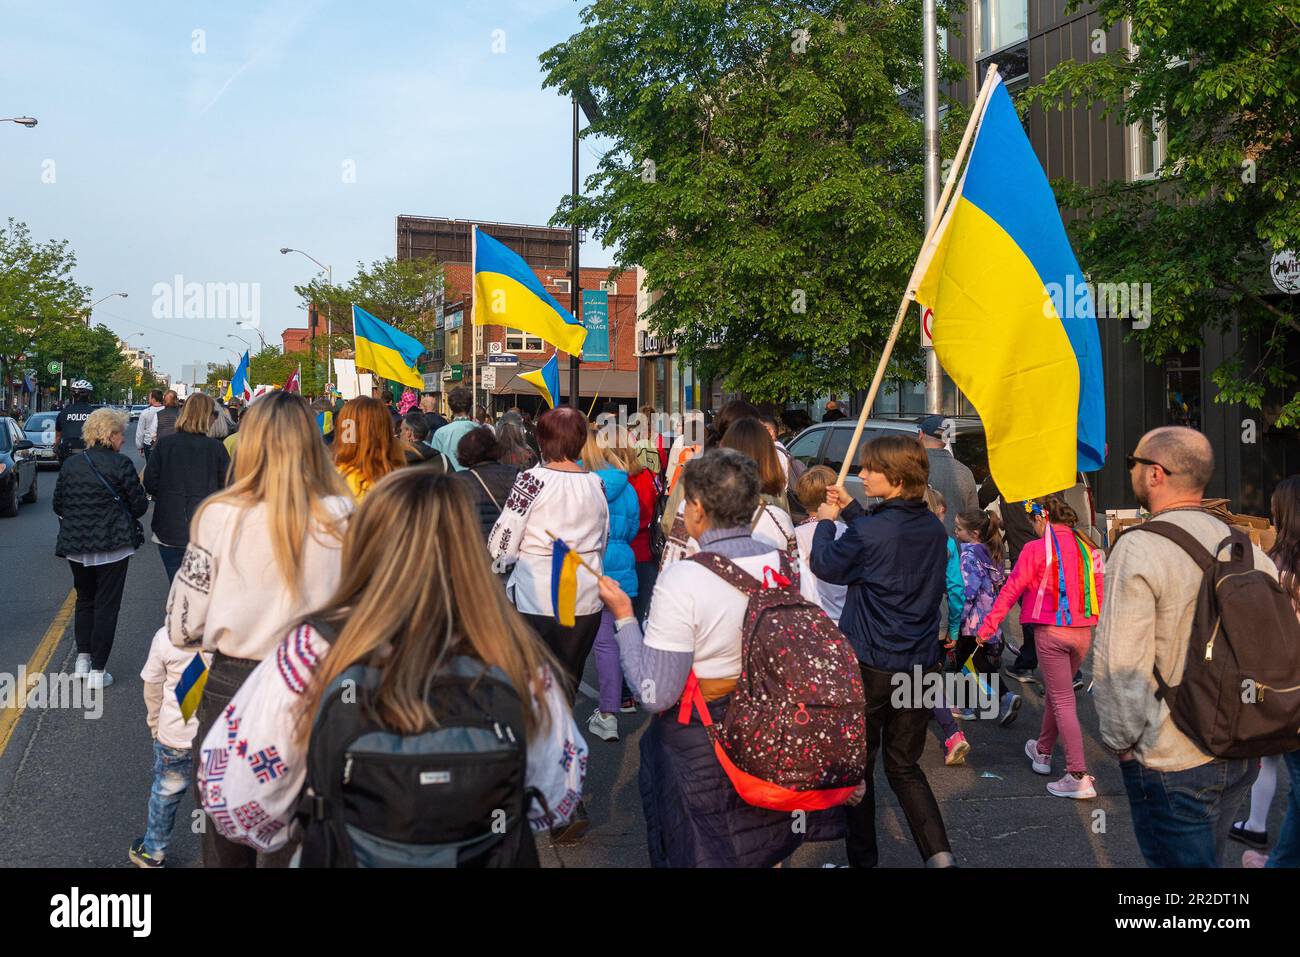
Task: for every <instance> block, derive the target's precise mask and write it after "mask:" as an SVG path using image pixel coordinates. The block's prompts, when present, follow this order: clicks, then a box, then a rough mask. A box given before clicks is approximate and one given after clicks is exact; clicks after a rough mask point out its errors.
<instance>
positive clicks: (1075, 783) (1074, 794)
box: [1047, 771, 1097, 801]
mask: <svg viewBox="0 0 1300 957" xmlns="http://www.w3.org/2000/svg"><path fill="white" fill-rule="evenodd" d="M1092 785H1093V777H1092V775H1091V774H1085V775H1084V776H1083V777H1081V778H1076V777H1075V776H1074V775H1073V774H1071V773H1070V772H1069V771H1066V772H1065V777H1063V778H1061V780H1059V781H1053V782H1052V783H1051V784H1049V785H1048V786H1047V791H1048V793H1049V794H1055V795H1056V796H1057V797H1062V798H1075V799H1076V800H1080V801H1083V800H1087V799H1088V798H1095V797H1096V796H1097V789H1096V788H1094V787H1093V786H1092Z"/></svg>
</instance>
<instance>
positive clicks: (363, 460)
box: [334, 395, 406, 502]
mask: <svg viewBox="0 0 1300 957" xmlns="http://www.w3.org/2000/svg"><path fill="white" fill-rule="evenodd" d="M405 464H406V456H405V454H404V453H403V451H402V444H401V443H400V442H399V441H398V440H397V438H396V436H395V435H394V434H393V417H392V416H391V415H390V414H389V412H388V407H387V406H385V405H384V403H382V402H380V401H379V400H378V399H374V398H371V397H370V396H366V395H359V396H357V397H356V398H355V399H350V400H349V401H348V403H347V404H346V405H345V406H343V409H342V410H341V411H340V412H339V414H338V416H337V418H336V419H335V420H334V467H335V468H337V469H338V470H339V474H340V475H342V476H343V479H344V481H346V482H347V484H348V490H349V491H350V492H351V493H352V497H353V498H354V499H356V500H357V501H358V502H359V501H361V500H362V499H363V498H365V497H366V494H367V493H368V492H369V491H370V489H371V488H373V487H374V485H375V483H376V482H378V481H379V480H380V479H381V478H383V477H384V476H385V475H387V474H388V473H389V472H394V471H396V470H397V469H400V468H401V467H402V466H403V465H405Z"/></svg>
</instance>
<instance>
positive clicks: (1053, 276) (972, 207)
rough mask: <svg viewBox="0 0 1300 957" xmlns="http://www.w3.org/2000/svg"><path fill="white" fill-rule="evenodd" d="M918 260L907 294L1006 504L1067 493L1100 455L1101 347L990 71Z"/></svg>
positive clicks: (1033, 165)
mask: <svg viewBox="0 0 1300 957" xmlns="http://www.w3.org/2000/svg"><path fill="white" fill-rule="evenodd" d="M990 82H992V83H993V84H994V85H993V88H992V90H991V92H990V95H989V97H988V98H987V100H986V102H985V106H984V110H983V115H982V116H981V117H980V118H979V129H978V132H977V133H976V136H975V142H974V145H973V146H972V147H971V151H970V161H969V163H968V164H967V166H966V170H965V173H964V174H963V176H962V179H961V182H960V184H959V185H958V187H957V189H956V194H955V196H954V198H953V200H952V202H951V203H950V204H949V206H948V208H947V210H946V211H945V212H944V214H943V219H942V220H941V222H940V224H939V227H938V229H937V230H936V231H935V235H934V238H933V239H932V240H931V243H930V244H929V246H927V248H926V249H925V250H922V257H925V256H930V257H931V258H930V260H929V262H928V264H924V261H923V265H922V269H923V272H922V275H921V279H920V282H919V284H918V286H917V289H916V298H917V301H918V302H920V303H921V304H922V306H923V307H924V306H929V307H930V308H931V309H933V310H934V317H933V320H932V326H931V328H932V336H933V339H934V348H935V352H936V353H938V356H939V361H940V362H941V363H942V364H943V367H944V369H945V370H946V371H947V372H948V374H949V375H951V376H952V378H953V381H954V382H956V384H957V386H958V387H959V388H960V389H961V390H962V391H963V392H964V393H966V395H967V396H969V397H970V400H971V402H972V403H974V405H975V408H976V410H978V412H979V414H980V418H981V419H982V420H983V422H984V430H985V434H986V436H987V439H988V450H989V468H990V470H991V471H992V473H993V478H994V481H995V482H997V486H998V489H999V490H1000V491H1001V492H1002V495H1003V498H1004V500H1006V501H1016V500H1019V499H1026V498H1033V497H1035V496H1038V495H1046V494H1048V493H1051V492H1057V491H1060V490H1061V489H1065V488H1069V487H1070V486H1072V485H1074V484H1075V481H1076V478H1077V477H1076V474H1075V473H1076V470H1080V471H1085V472H1091V471H1095V470H1097V469H1099V468H1101V466H1102V464H1103V463H1104V461H1105V457H1106V452H1105V450H1106V435H1105V433H1106V410H1105V405H1104V400H1103V395H1102V367H1101V341H1100V338H1099V336H1098V334H1097V320H1096V317H1095V313H1094V312H1093V302H1092V295H1091V292H1090V291H1089V290H1088V288H1087V287H1086V286H1085V284H1084V283H1085V280H1084V276H1083V272H1082V270H1081V269H1080V268H1079V263H1078V261H1077V260H1076V259H1075V258H1074V253H1073V251H1072V250H1071V249H1070V243H1069V240H1067V239H1066V235H1065V227H1064V225H1063V224H1062V222H1061V214H1060V212H1059V211H1058V209H1057V206H1056V197H1055V196H1054V195H1053V194H1052V189H1051V187H1050V186H1049V185H1048V182H1047V177H1046V176H1045V175H1044V173H1043V169H1042V167H1041V166H1040V165H1039V163H1038V158H1037V157H1036V156H1035V155H1034V151H1033V148H1032V147H1031V146H1030V144H1029V138H1028V137H1027V136H1026V135H1025V130H1024V127H1023V126H1022V125H1021V123H1020V118H1019V117H1018V116H1017V115H1016V109H1015V106H1014V105H1013V104H1012V102H1011V97H1010V96H1009V95H1008V94H1007V91H1006V88H1005V87H1004V86H1003V85H1002V81H1001V79H1000V78H997V77H996V76H995V77H994V79H993V80H991V81H990Z"/></svg>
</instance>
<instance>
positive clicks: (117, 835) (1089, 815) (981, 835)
mask: <svg viewBox="0 0 1300 957" xmlns="http://www.w3.org/2000/svg"><path fill="white" fill-rule="evenodd" d="M126 447H127V448H128V449H131V448H133V446H132V445H131V439H130V438H129V437H128V440H127V446H126ZM137 464H140V463H137ZM56 479H57V472H54V471H44V472H42V473H41V474H40V478H39V486H40V491H39V498H38V502H37V504H35V505H23V506H21V507H20V509H19V514H18V517H17V518H13V519H0V569H2V570H3V572H2V574H0V675H9V676H12V675H16V673H17V672H18V669H19V668H20V666H26V665H27V664H28V663H29V662H31V661H32V660H33V656H34V655H35V654H36V653H37V651H38V648H40V647H41V646H42V639H43V637H45V636H46V635H47V633H49V632H50V631H51V628H52V626H53V629H54V634H53V635H52V636H51V638H50V639H49V640H48V641H47V642H46V643H45V646H46V647H47V648H49V647H51V646H52V649H53V650H52V654H51V655H49V664H48V668H47V669H46V670H48V671H49V672H55V673H57V672H62V671H71V669H72V662H73V659H74V656H75V650H74V645H73V641H72V629H71V626H70V622H69V623H67V624H64V625H63V626H62V627H59V617H60V610H61V609H63V608H64V607H65V603H66V602H67V600H68V597H69V593H70V590H71V587H72V578H71V574H70V573H69V570H68V566H67V563H66V562H65V561H63V560H62V559H58V558H56V557H55V556H54V540H55V535H56V532H57V528H58V522H57V519H56V518H55V517H54V514H53V512H52V511H51V509H50V498H51V496H52V493H53V490H54V483H55V481H56ZM145 527H146V529H147V528H148V517H146V519H145ZM166 597H167V578H166V574H165V573H164V572H163V568H162V563H161V562H160V561H159V559H158V553H157V549H156V547H155V546H153V545H151V544H146V545H145V546H144V547H143V548H141V549H140V551H139V552H137V553H136V555H135V556H134V557H133V558H132V559H131V567H130V571H129V573H128V576H127V582H126V590H125V595H124V598H123V601H122V611H121V616H120V618H119V621H118V629H117V640H116V643H115V645H114V648H113V655H112V658H111V659H110V661H109V665H108V668H109V671H110V672H111V673H112V674H113V676H114V679H115V681H114V684H113V685H112V686H111V687H110V688H108V689H106V690H105V692H104V697H103V700H102V708H101V709H99V711H100V713H99V714H98V715H97V716H93V717H92V715H93V712H89V711H87V710H86V709H84V708H82V709H75V708H28V709H26V710H25V711H23V712H22V714H21V716H20V717H19V718H18V720H17V722H16V723H13V722H12V721H11V720H9V719H7V718H6V715H7V712H5V711H3V710H0V749H2V750H0V866H6V867H13V866H50V867H67V866H85V867H126V866H130V865H129V862H128V861H127V856H126V854H127V848H128V847H129V845H130V843H131V841H132V840H133V839H134V838H136V837H138V836H140V835H141V834H142V833H143V830H144V821H145V808H146V804H147V802H148V798H149V787H150V784H151V782H152V763H153V755H152V748H151V742H150V738H149V731H148V728H147V727H146V725H145V720H144V701H143V697H142V684H141V681H140V677H139V674H140V669H141V668H142V667H143V666H144V662H145V657H146V654H147V651H148V647H149V641H150V639H151V637H152V635H153V633H154V632H155V631H156V630H157V628H158V627H159V626H160V625H161V624H162V620H163V612H164V606H165V602H166ZM1013 640H1014V639H1013ZM40 657H41V656H40V655H37V662H38V663H39V660H40ZM1084 672H1085V676H1086V675H1088V674H1089V673H1090V667H1089V664H1088V663H1085V666H1084ZM0 680H3V678H0ZM596 683H597V682H596V677H595V667H594V663H593V662H589V663H588V669H587V676H586V681H585V682H584V685H585V687H586V688H587V689H588V690H589V689H590V688H593V687H595V686H596ZM1079 703H1080V713H1081V719H1082V722H1083V727H1084V733H1085V743H1086V746H1087V752H1088V761H1089V770H1090V771H1091V773H1093V774H1094V775H1095V776H1096V778H1097V789H1098V792H1099V797H1098V798H1097V800H1093V801H1070V800H1066V799H1062V798H1056V797H1052V796H1051V795H1049V794H1048V793H1047V791H1046V790H1045V787H1044V785H1045V784H1046V782H1047V781H1048V780H1050V779H1049V778H1043V777H1040V776H1038V775H1036V774H1033V773H1032V772H1031V771H1030V770H1029V767H1028V762H1027V761H1026V759H1025V757H1024V754H1023V748H1024V742H1025V740H1026V738H1028V737H1030V736H1033V735H1035V734H1036V732H1037V729H1038V722H1039V721H1040V719H1041V717H1042V706H1043V702H1042V698H1041V696H1040V695H1039V694H1038V693H1037V691H1036V690H1029V691H1027V692H1026V693H1025V704H1024V707H1023V708H1022V710H1021V712H1020V716H1019V719H1018V720H1017V722H1016V723H1015V724H1013V725H1012V726H1011V727H1010V728H1006V729H1003V728H998V727H997V726H996V725H994V724H992V723H987V724H981V723H978V722H976V723H974V726H973V727H968V728H967V729H966V731H967V737H968V738H969V739H970V742H971V745H972V751H971V754H970V756H969V758H968V759H967V762H966V764H965V765H964V766H961V767H956V768H948V767H945V766H944V764H943V751H942V747H941V746H940V744H939V742H938V740H937V738H935V737H934V736H932V737H931V739H930V744H928V746H927V748H926V753H925V757H924V760H923V766H924V768H925V771H926V774H927V775H928V777H929V780H930V783H931V786H932V787H933V788H934V791H935V793H936V796H937V797H938V799H939V802H940V805H941V808H942V811H943V816H944V821H945V823H946V825H947V828H948V833H949V838H950V840H951V842H952V845H953V850H954V852H955V853H956V855H957V858H958V860H959V862H960V863H961V864H962V865H963V866H968V867H1141V866H1143V862H1142V858H1141V855H1140V854H1139V852H1138V849H1137V845H1136V843H1135V841H1134V839H1133V833H1132V827H1131V823H1130V817H1129V811H1128V802H1127V799H1126V798H1125V796H1124V788H1123V783H1122V781H1121V779H1120V774H1119V769H1118V766H1117V765H1116V764H1115V761H1114V759H1113V758H1112V757H1111V756H1110V755H1109V754H1108V753H1107V752H1106V751H1105V750H1104V749H1103V748H1102V747H1101V745H1100V743H1099V741H1098V737H1097V718H1096V712H1095V709H1094V707H1093V703H1092V698H1091V696H1090V695H1088V694H1086V693H1080V695H1079ZM594 707H595V702H594V700H593V699H592V698H591V697H590V696H589V695H588V694H586V693H584V694H581V695H580V696H579V698H578V704H577V707H576V712H577V717H578V721H579V725H580V726H581V727H582V728H583V730H584V731H585V730H586V720H587V717H588V716H589V715H590V714H591V711H592V708H594ZM647 720H648V719H647V717H646V715H644V714H635V715H620V716H619V723H620V727H621V731H622V735H623V737H622V740H621V741H619V742H610V743H607V742H604V741H600V740H598V739H595V738H590V746H591V759H590V762H589V765H588V782H587V799H586V800H587V807H588V810H589V813H590V815H591V819H592V827H591V829H590V830H589V831H588V834H587V837H586V838H585V839H584V840H583V841H582V842H581V843H580V844H579V845H577V846H575V847H566V848H562V849H559V851H558V856H559V861H562V862H563V863H564V864H566V865H568V866H588V867H636V866H644V865H645V864H646V863H647V862H648V859H647V857H646V852H645V828H644V822H643V819H642V816H641V804H640V798H639V795H638V791H637V780H636V779H637V765H638V757H637V755H638V751H637V745H638V741H639V736H640V732H641V731H642V730H643V728H644V727H645V724H646V722H647ZM10 725H12V727H10ZM6 734H7V735H8V737H7V739H6ZM1054 767H1055V769H1056V771H1057V774H1060V773H1063V770H1064V768H1063V759H1062V757H1061V754H1060V751H1059V748H1058V753H1057V757H1056V762H1055V765H1054ZM1282 777H1283V779H1284V780H1282V781H1280V782H1279V789H1278V790H1279V793H1278V796H1277V798H1276V799H1275V801H1274V803H1273V813H1272V816H1271V817H1270V830H1271V832H1272V833H1273V834H1274V836H1276V833H1277V829H1278V828H1279V826H1280V823H1281V812H1282V809H1283V807H1284V799H1285V795H1286V789H1287V786H1288V782H1286V781H1285V777H1286V776H1285V775H1283V776H1282ZM876 786H877V794H878V797H877V828H878V831H879V834H880V849H881V865H882V866H886V867H917V866H920V863H921V862H920V860H919V857H918V855H917V852H916V850H915V848H914V846H913V844H912V841H911V838H910V836H909V835H908V832H907V827H906V823H905V821H904V819H903V817H902V815H901V813H900V811H899V809H898V806H897V803H896V802H895V801H894V799H893V795H892V794H891V793H890V791H889V788H888V784H887V783H886V781H885V779H884V775H883V772H881V771H880V770H879V769H877V773H876ZM192 813H193V806H192V804H191V803H190V799H189V797H188V796H187V797H186V798H185V800H184V802H183V804H182V806H181V808H180V810H179V812H178V816H177V826H176V831H175V833H174V835H173V844H172V847H171V848H170V850H169V852H168V864H169V866H180V867H185V866H195V865H196V864H197V863H198V841H197V838H196V837H195V835H194V833H193V832H192V831H191V830H190V824H191V821H192V817H191V815H192ZM548 843H549V842H546V841H543V845H544V846H543V848H542V859H543V863H544V864H546V865H548V866H555V865H556V864H557V863H558V862H557V856H556V853H553V852H552V851H551V850H550V849H549V847H547V846H545V845H547V844H548ZM1240 850H1241V848H1240V846H1239V845H1236V844H1231V845H1230V846H1229V853H1228V860H1227V864H1228V866H1237V865H1238V863H1239V860H1240V856H1241V855H1240ZM844 863H845V857H844V850H843V846H842V845H839V844H821V845H807V846H805V847H804V848H803V849H802V850H800V851H799V852H798V853H797V854H796V855H795V856H794V858H793V860H792V861H791V862H790V863H789V865H788V866H797V867H821V866H823V865H828V864H844Z"/></svg>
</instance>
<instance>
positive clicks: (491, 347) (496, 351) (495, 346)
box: [488, 342, 505, 356]
mask: <svg viewBox="0 0 1300 957" xmlns="http://www.w3.org/2000/svg"><path fill="white" fill-rule="evenodd" d="M504 352H505V349H503V348H502V347H501V343H499V342H489V343H488V355H492V356H499V355H501V354H502V353H504Z"/></svg>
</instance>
